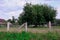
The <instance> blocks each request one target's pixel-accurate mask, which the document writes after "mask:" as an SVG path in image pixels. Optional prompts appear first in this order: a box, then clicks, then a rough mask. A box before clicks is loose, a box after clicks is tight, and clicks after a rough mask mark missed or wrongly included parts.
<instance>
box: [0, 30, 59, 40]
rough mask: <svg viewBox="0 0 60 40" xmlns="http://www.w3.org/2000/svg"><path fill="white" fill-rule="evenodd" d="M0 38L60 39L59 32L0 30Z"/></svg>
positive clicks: (12, 39) (2, 39) (25, 39)
mask: <svg viewBox="0 0 60 40" xmlns="http://www.w3.org/2000/svg"><path fill="white" fill-rule="evenodd" d="M0 40H60V34H59V33H53V32H48V33H28V32H24V31H23V32H21V33H10V32H0Z"/></svg>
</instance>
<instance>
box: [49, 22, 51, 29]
mask: <svg viewBox="0 0 60 40" xmlns="http://www.w3.org/2000/svg"><path fill="white" fill-rule="evenodd" d="M49 30H51V21H49Z"/></svg>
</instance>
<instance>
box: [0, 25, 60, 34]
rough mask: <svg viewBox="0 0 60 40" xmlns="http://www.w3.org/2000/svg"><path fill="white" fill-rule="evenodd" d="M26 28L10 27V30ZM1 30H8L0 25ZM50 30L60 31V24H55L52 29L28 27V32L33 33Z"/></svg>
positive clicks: (17, 30) (18, 30)
mask: <svg viewBox="0 0 60 40" xmlns="http://www.w3.org/2000/svg"><path fill="white" fill-rule="evenodd" d="M24 30H25V28H21V29H18V27H10V30H9V32H21V31H24ZM1 31H4V32H7V29H6V27H0V32H1ZM48 31H52V32H55V31H56V32H60V26H56V27H55V26H54V27H52V29H49V28H28V32H32V33H46V32H48Z"/></svg>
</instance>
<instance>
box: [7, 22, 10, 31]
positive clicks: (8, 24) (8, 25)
mask: <svg viewBox="0 0 60 40" xmlns="http://www.w3.org/2000/svg"><path fill="white" fill-rule="evenodd" d="M9 27H10V22H7V31H9Z"/></svg>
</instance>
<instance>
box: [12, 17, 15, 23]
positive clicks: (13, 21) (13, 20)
mask: <svg viewBox="0 0 60 40" xmlns="http://www.w3.org/2000/svg"><path fill="white" fill-rule="evenodd" d="M11 23H12V24H14V23H15V18H14V16H12V20H11Z"/></svg>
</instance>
